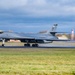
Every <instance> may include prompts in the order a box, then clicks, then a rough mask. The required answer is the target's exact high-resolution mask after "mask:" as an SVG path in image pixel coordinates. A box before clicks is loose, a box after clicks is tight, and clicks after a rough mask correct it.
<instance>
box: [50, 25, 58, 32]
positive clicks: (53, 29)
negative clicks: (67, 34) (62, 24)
mask: <svg viewBox="0 0 75 75" xmlns="http://www.w3.org/2000/svg"><path fill="white" fill-rule="evenodd" d="M57 26H58V24H54V25H53V27H52V29H51V31H50V32H56V29H57Z"/></svg>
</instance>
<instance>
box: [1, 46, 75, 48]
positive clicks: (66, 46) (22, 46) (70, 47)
mask: <svg viewBox="0 0 75 75" xmlns="http://www.w3.org/2000/svg"><path fill="white" fill-rule="evenodd" d="M0 48H75V46H48V47H46V46H39V47H24V46H4V47H2V46H0Z"/></svg>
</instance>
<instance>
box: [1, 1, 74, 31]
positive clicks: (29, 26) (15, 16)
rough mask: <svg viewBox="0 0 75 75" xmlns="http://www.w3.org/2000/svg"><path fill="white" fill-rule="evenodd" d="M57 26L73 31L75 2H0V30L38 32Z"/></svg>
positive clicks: (62, 29) (60, 29)
mask: <svg viewBox="0 0 75 75" xmlns="http://www.w3.org/2000/svg"><path fill="white" fill-rule="evenodd" d="M55 23H57V24H58V31H69V32H70V31H71V29H75V0H0V30H13V31H16V32H38V31H42V30H49V29H50V28H51V26H52V25H53V24H55Z"/></svg>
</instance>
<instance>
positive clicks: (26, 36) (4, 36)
mask: <svg viewBox="0 0 75 75" xmlns="http://www.w3.org/2000/svg"><path fill="white" fill-rule="evenodd" d="M57 26H58V25H57V24H54V25H53V26H52V28H51V30H50V31H47V32H46V33H36V34H35V33H17V32H9V31H2V32H0V39H1V40H2V46H4V45H5V41H6V40H10V39H14V40H20V41H21V42H23V43H25V44H24V46H27V47H30V46H31V45H32V47H38V46H39V43H52V42H53V41H67V40H66V39H65V40H60V39H58V37H57V36H56V33H57V32H56V29H57Z"/></svg>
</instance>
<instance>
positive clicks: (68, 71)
mask: <svg viewBox="0 0 75 75" xmlns="http://www.w3.org/2000/svg"><path fill="white" fill-rule="evenodd" d="M0 75H75V49H51V48H50V49H43V48H24V49H23V48H22V49H21V48H16V49H15V48H13V49H10V48H6V49H5V48H4V49H3V48H2V49H0Z"/></svg>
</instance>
